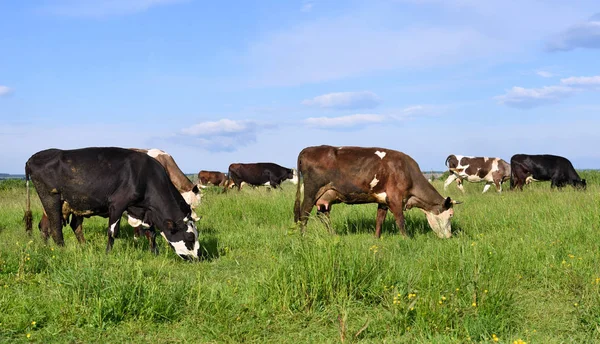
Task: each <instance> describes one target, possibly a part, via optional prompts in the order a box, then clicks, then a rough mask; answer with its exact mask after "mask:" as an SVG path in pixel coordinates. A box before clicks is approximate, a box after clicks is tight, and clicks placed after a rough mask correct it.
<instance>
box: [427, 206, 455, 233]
mask: <svg viewBox="0 0 600 344" xmlns="http://www.w3.org/2000/svg"><path fill="white" fill-rule="evenodd" d="M421 210H422V211H423V212H424V213H425V215H426V216H427V222H428V223H429V226H430V227H431V229H432V230H433V231H434V232H435V234H436V235H437V236H438V237H440V238H446V239H447V238H450V237H451V236H452V225H451V223H450V219H451V218H452V217H453V216H454V209H452V208H450V209H448V210H445V211H443V212H442V213H440V214H439V215H435V214H434V213H432V212H429V211H426V210H425V209H421Z"/></svg>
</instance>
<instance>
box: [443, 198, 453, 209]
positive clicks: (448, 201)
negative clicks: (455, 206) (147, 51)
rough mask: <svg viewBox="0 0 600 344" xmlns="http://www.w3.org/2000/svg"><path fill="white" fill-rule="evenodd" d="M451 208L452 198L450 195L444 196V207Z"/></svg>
mask: <svg viewBox="0 0 600 344" xmlns="http://www.w3.org/2000/svg"><path fill="white" fill-rule="evenodd" d="M450 208H452V199H450V197H446V201H444V209H450Z"/></svg>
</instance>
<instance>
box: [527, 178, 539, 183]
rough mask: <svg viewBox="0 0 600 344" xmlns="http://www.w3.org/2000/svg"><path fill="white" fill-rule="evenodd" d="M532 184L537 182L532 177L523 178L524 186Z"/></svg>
mask: <svg viewBox="0 0 600 344" xmlns="http://www.w3.org/2000/svg"><path fill="white" fill-rule="evenodd" d="M532 182H539V180H537V179H534V178H533V176H527V178H525V184H531V183H532Z"/></svg>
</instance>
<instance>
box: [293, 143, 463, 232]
mask: <svg viewBox="0 0 600 344" xmlns="http://www.w3.org/2000/svg"><path fill="white" fill-rule="evenodd" d="M298 173H299V174H300V175H301V176H302V179H303V183H302V182H299V183H298V189H297V191H296V202H295V204H294V220H295V221H296V222H300V225H301V227H302V230H304V227H305V226H306V222H307V220H308V216H309V214H310V212H311V210H312V208H313V206H315V205H316V206H317V212H318V213H323V214H324V215H326V216H328V215H329V212H330V211H331V206H332V205H333V204H335V203H347V204H360V203H377V204H378V208H377V222H376V226H375V235H376V236H377V237H379V236H380V235H381V226H382V224H383V222H384V220H385V216H386V214H387V211H388V208H389V210H391V211H392V213H393V214H394V216H395V217H396V224H397V225H398V228H399V230H400V233H402V235H406V231H405V229H404V213H403V211H404V210H405V209H411V208H412V207H417V208H420V209H421V210H422V211H423V212H424V213H425V215H426V216H427V221H428V222H429V225H430V226H431V228H432V229H433V231H434V232H435V233H436V234H437V235H438V236H439V237H440V238H449V237H451V236H452V231H451V224H450V219H451V218H452V217H453V215H454V210H453V209H452V206H453V205H454V204H455V203H458V202H455V201H453V200H451V199H450V197H448V198H444V197H442V196H441V195H440V194H439V192H437V190H436V189H435V188H434V187H433V186H432V185H431V184H430V183H429V182H428V181H427V179H426V178H425V177H424V176H423V173H422V172H421V169H420V168H419V165H418V164H417V163H416V162H415V161H414V160H413V159H412V158H411V157H410V156H408V155H406V154H404V153H402V152H398V151H395V150H391V149H385V148H363V147H332V146H317V147H307V148H304V149H303V150H302V151H301V152H300V154H299V155H298ZM302 184H304V185H302ZM302 189H304V190H302ZM302 192H304V197H303V199H302V202H300V199H301V198H302V196H301V194H302Z"/></svg>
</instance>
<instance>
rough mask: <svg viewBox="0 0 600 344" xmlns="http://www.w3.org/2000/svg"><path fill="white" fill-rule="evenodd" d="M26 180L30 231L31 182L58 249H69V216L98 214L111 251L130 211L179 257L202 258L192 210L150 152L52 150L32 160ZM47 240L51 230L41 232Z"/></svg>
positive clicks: (93, 149) (26, 173)
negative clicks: (66, 242) (66, 222)
mask: <svg viewBox="0 0 600 344" xmlns="http://www.w3.org/2000/svg"><path fill="white" fill-rule="evenodd" d="M25 179H26V181H27V211H26V214H25V219H26V230H27V231H28V232H31V223H32V221H31V217H32V216H31V210H30V200H29V197H30V196H29V180H30V179H31V181H32V182H33V184H34V185H35V187H36V190H37V193H38V195H39V197H40V200H41V202H42V205H43V207H44V211H45V213H46V214H47V220H48V222H49V227H50V232H51V234H52V237H53V239H54V242H56V244H58V245H61V246H62V245H64V239H63V233H62V227H63V220H64V214H65V213H67V214H69V213H70V214H73V215H74V217H90V216H95V215H98V216H103V217H108V224H109V228H108V230H107V235H108V244H107V246H106V250H107V252H108V251H110V250H111V249H112V246H113V243H114V238H115V237H116V236H117V235H118V232H119V223H120V221H121V216H122V214H123V212H124V211H127V213H128V216H129V218H130V219H132V220H136V221H137V222H139V223H140V224H144V225H146V226H148V227H150V228H153V227H154V226H156V227H158V228H159V229H160V230H161V235H162V236H163V237H164V238H165V239H166V240H167V242H169V244H170V245H171V247H173V249H174V250H175V252H176V253H177V254H178V255H179V256H180V257H182V258H184V259H197V258H198V253H199V249H200V244H199V243H198V231H197V230H196V224H195V223H194V221H193V220H192V218H191V215H192V210H191V208H190V206H189V205H188V204H187V203H186V201H185V199H184V198H183V197H182V195H181V194H180V193H179V191H178V190H177V188H176V187H175V186H174V185H173V183H172V182H171V181H170V180H169V176H168V175H167V172H166V170H165V169H164V168H163V167H162V165H161V164H160V163H159V162H158V161H157V160H155V159H153V158H151V157H150V156H148V155H147V154H143V153H141V152H136V151H133V150H129V149H123V148H115V147H92V148H83V149H74V150H59V149H48V150H44V151H40V152H37V153H35V154H34V155H32V156H31V158H29V160H27V163H26V164H25ZM152 233H154V231H152ZM42 236H43V237H44V239H45V240H47V238H48V232H47V231H46V232H44V231H42ZM154 238H155V235H154V234H153V235H152V243H151V245H152V246H153V247H154V248H155V247H156V245H155V243H154ZM155 252H156V251H155Z"/></svg>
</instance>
